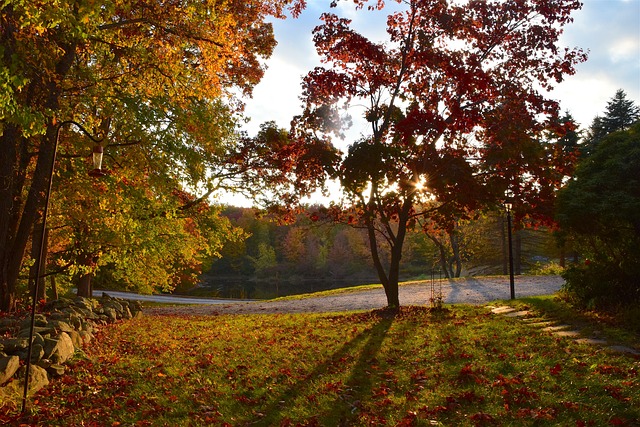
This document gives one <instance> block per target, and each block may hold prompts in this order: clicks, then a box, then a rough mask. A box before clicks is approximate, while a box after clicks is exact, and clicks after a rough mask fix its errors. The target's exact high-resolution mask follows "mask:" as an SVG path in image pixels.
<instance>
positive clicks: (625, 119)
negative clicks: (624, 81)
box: [582, 89, 640, 155]
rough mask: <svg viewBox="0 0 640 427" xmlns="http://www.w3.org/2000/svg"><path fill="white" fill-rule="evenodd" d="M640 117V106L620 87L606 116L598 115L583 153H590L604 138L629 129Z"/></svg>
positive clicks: (588, 132) (590, 127)
mask: <svg viewBox="0 0 640 427" xmlns="http://www.w3.org/2000/svg"><path fill="white" fill-rule="evenodd" d="M638 119H640V107H639V106H638V105H636V104H635V103H634V102H633V101H632V100H630V99H627V94H626V93H625V91H624V90H622V89H618V90H617V91H616V93H615V95H614V96H613V98H611V100H609V102H608V103H607V108H606V109H605V112H604V116H596V117H595V118H594V119H593V121H592V122H591V126H589V129H588V130H587V134H586V136H585V138H584V141H583V147H582V150H583V153H584V154H586V155H588V154H589V153H590V152H591V151H593V149H594V148H595V146H596V145H597V144H598V143H599V142H600V140H601V139H602V138H604V137H605V136H607V135H609V134H610V133H613V132H617V131H619V130H625V129H629V127H630V126H631V125H633V124H634V123H635V122H636V121H638Z"/></svg>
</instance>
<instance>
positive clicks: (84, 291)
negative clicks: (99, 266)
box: [77, 253, 96, 298]
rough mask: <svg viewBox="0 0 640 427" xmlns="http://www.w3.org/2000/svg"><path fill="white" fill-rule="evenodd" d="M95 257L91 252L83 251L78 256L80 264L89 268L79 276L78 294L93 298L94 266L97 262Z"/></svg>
mask: <svg viewBox="0 0 640 427" xmlns="http://www.w3.org/2000/svg"><path fill="white" fill-rule="evenodd" d="M95 261H96V260H95V257H94V256H93V255H91V254H86V253H83V254H81V255H80V256H79V257H78V262H79V263H80V265H82V266H84V267H86V268H87V270H86V271H87V272H86V273H84V274H82V275H81V276H80V277H79V278H78V282H77V288H78V294H77V295H78V296H79V297H85V298H91V297H92V296H93V288H92V286H91V279H92V278H93V270H92V268H93V266H94V264H95Z"/></svg>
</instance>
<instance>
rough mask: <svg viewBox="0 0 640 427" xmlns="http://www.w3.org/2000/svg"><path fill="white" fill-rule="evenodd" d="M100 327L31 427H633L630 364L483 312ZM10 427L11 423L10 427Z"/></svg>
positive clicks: (36, 406) (638, 414)
mask: <svg viewBox="0 0 640 427" xmlns="http://www.w3.org/2000/svg"><path fill="white" fill-rule="evenodd" d="M450 310H451V311H448V312H445V313H440V314H439V315H435V314H430V313H429V312H428V311H427V310H426V309H423V308H416V307H413V308H404V309H403V310H402V312H401V314H400V315H397V316H392V315H389V314H388V313H385V312H383V311H381V312H372V313H355V314H353V313H352V314H339V315H331V314H325V315H249V316H218V317H151V316H148V317H143V318H142V319H139V320H134V321H128V322H125V323H121V324H118V325H114V326H109V327H105V328H103V329H102V331H101V333H100V334H99V336H98V337H97V339H96V340H95V341H94V346H93V347H91V348H90V352H89V353H87V355H86V357H84V358H77V359H76V360H75V361H74V362H73V364H72V366H71V367H70V369H69V371H68V374H67V375H65V376H64V377H62V378H59V379H57V380H55V381H54V382H53V383H52V385H50V386H49V387H48V388H46V389H44V390H42V391H40V392H39V393H38V394H37V395H36V396H34V397H33V398H32V400H31V401H30V412H31V415H30V417H29V418H28V419H22V420H16V419H15V416H16V415H15V411H16V410H15V409H13V408H10V407H9V406H5V407H4V408H2V409H1V410H0V411H2V415H0V422H2V421H7V422H9V423H18V422H23V423H26V424H36V425H64V426H74V425H100V426H104V425H106V426H125V425H159V426H164V425H166V426H177V425H190V426H198V425H203V426H205V425H214V426H217V425H232V426H243V425H257V426H296V425H302V426H314V425H321V426H340V425H345V426H365V425H366V426H371V425H374V426H381V425H390V426H414V425H415V426H422V425H428V426H431V425H445V426H465V425H469V426H471V425H503V426H510V425H517V426H522V425H524V426H526V425H554V426H555V425H563V426H588V425H593V426H603V425H635V423H637V422H639V421H640V409H639V408H640V382H639V378H638V372H639V371H640V362H639V360H638V359H637V358H634V357H631V356H629V355H624V354H618V353H613V352H609V351H606V350H603V349H600V348H597V347H593V346H587V345H579V344H576V343H574V342H573V341H571V340H567V339H564V338H557V337H555V336H553V335H551V334H550V333H548V332H544V331H542V330H540V329H537V328H535V327H533V326H530V325H527V324H526V323H525V322H522V321H521V320H517V319H511V318H506V317H502V316H495V315H491V314H489V313H488V310H487V309H486V308H482V307H464V306H456V307H454V308H451V309H450ZM12 417H14V418H12Z"/></svg>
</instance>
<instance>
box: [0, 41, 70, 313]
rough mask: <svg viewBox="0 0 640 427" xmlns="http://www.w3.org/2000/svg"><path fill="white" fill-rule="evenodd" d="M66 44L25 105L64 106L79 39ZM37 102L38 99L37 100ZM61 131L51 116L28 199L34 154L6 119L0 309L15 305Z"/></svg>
mask: <svg viewBox="0 0 640 427" xmlns="http://www.w3.org/2000/svg"><path fill="white" fill-rule="evenodd" d="M9 30H10V29H6V31H4V32H3V34H4V35H5V36H6V37H5V38H3V40H2V42H3V47H4V51H3V53H4V57H3V59H4V61H5V62H4V63H8V60H7V58H10V56H11V55H12V54H13V52H14V50H13V47H14V46H15V39H14V38H13V37H12V36H11V34H12V33H11V31H9ZM60 48H61V49H62V50H63V51H64V54H63V55H62V56H61V57H60V60H59V62H58V63H57V64H56V67H55V71H56V75H55V76H51V78H50V80H48V81H43V80H42V79H41V78H40V77H42V76H39V77H38V78H33V79H32V80H31V82H30V84H29V86H28V87H27V88H26V89H25V90H24V91H23V92H22V93H24V94H26V95H25V98H22V99H20V100H19V101H20V102H21V103H22V104H23V105H24V106H25V107H32V108H34V109H35V110H41V109H42V108H44V109H46V110H48V111H54V112H55V111H58V110H59V107H60V97H61V95H62V86H61V82H62V81H63V79H64V77H65V76H66V75H67V73H68V72H69V70H70V68H71V66H72V65H73V61H74V59H75V56H76V46H75V44H65V45H60ZM43 100H44V102H42V101H43ZM36 102H37V105H34V104H36ZM57 132H58V127H57V125H56V124H55V123H54V122H53V120H50V121H49V122H48V123H47V128H46V131H45V134H44V135H43V136H42V137H41V138H40V144H39V146H38V153H37V158H36V162H35V169H34V172H33V175H32V179H31V185H30V187H29V189H28V192H27V199H26V201H25V202H24V205H22V198H21V195H22V194H24V193H25V192H26V191H25V188H24V185H25V173H26V171H27V169H28V168H27V166H28V163H29V162H30V161H31V155H30V154H29V153H28V144H27V141H26V140H25V138H24V137H23V136H22V132H21V130H20V129H19V127H18V126H15V125H11V124H9V123H3V132H2V135H1V136H0V159H1V160H0V311H5V312H10V311H13V310H14V309H15V301H16V298H15V296H16V286H17V283H18V275H19V272H20V269H21V267H22V260H23V258H24V254H25V251H26V248H27V243H28V241H29V236H30V235H31V231H32V229H33V225H34V223H35V222H36V220H37V218H38V213H39V211H40V209H41V208H42V206H43V201H44V195H45V192H46V189H47V187H48V184H49V177H50V176H51V162H52V159H53V157H54V155H55V153H54V150H55V143H56V138H57Z"/></svg>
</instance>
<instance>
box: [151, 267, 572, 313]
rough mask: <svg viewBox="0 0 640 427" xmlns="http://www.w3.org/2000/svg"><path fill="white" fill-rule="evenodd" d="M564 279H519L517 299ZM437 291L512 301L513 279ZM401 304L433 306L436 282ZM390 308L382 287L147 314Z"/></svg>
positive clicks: (442, 283)
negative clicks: (433, 292) (430, 303)
mask: <svg viewBox="0 0 640 427" xmlns="http://www.w3.org/2000/svg"><path fill="white" fill-rule="evenodd" d="M563 283H564V280H563V279H562V278H561V277H560V276H516V278H515V293H516V298H518V297H524V296H534V295H550V294H553V293H554V292H556V291H558V290H559V289H560V287H561V286H562V284H563ZM433 287H434V288H435V289H434V291H435V292H436V293H437V292H439V289H440V287H441V288H442V295H443V298H444V302H445V303H447V304H459V303H466V304H482V303H486V302H489V301H494V300H497V299H509V296H510V292H509V277H508V276H494V277H481V278H473V277H470V278H463V279H456V280H446V279H442V280H435V281H434V282H433ZM399 296H400V304H401V305H429V301H430V299H431V296H432V282H431V281H430V280H428V281H419V282H412V283H410V284H405V285H402V286H400V295H399ZM386 305H387V299H386V297H385V295H384V290H383V289H382V286H381V287H380V288H377V289H370V290H365V291H357V292H349V293H344V294H340V295H332V296H323V297H311V298H304V299H298V300H284V301H258V302H241V303H230V304H216V305H206V306H182V307H177V306H174V307H150V308H146V309H145V310H144V312H145V313H147V314H157V315H167V314H180V315H218V314H257V313H262V314H266V313H270V314H272V313H314V312H317V313H321V312H339V311H351V310H373V309H378V308H383V307H385V306H386Z"/></svg>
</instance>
